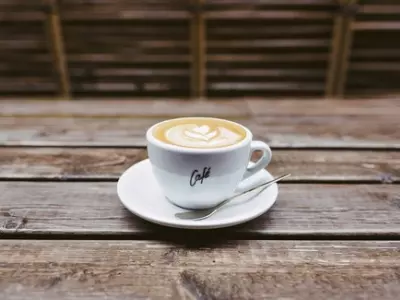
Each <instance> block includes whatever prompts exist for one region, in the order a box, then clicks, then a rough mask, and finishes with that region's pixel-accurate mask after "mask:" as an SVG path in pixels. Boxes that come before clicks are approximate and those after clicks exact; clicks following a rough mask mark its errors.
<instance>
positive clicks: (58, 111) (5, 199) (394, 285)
mask: <svg viewBox="0 0 400 300" xmlns="http://www.w3.org/2000/svg"><path fill="white" fill-rule="evenodd" d="M190 115H206V116H217V117H225V118H228V119H231V120H236V121H238V122H241V123H243V124H245V125H247V126H248V127H250V129H251V130H253V132H254V134H255V137H256V138H257V139H262V140H264V141H266V142H268V143H269V144H270V145H271V147H272V148H273V161H272V163H271V165H270V167H269V170H270V172H271V173H272V174H273V175H275V176H277V175H280V174H283V173H286V172H290V173H292V174H293V176H292V177H291V178H289V179H287V180H285V181H284V182H282V183H280V184H279V189H280V193H279V197H278V201H277V203H276V204H275V206H274V207H273V208H272V209H271V211H270V212H268V213H266V214H265V215H263V216H261V217H259V218H258V219H256V220H254V221H251V222H249V223H247V224H244V225H240V226H236V227H233V228H228V229H223V230H211V231H201V232H194V231H189V230H187V231H186V230H176V229H169V228H164V227H160V226H156V225H153V224H149V223H147V222H144V221H142V220H141V219H139V218H137V217H135V216H133V215H132V214H130V213H129V212H128V211H127V210H125V209H124V208H123V207H122V205H121V204H120V202H119V200H118V198H117V194H116V181H117V179H118V177H119V176H120V174H121V173H122V172H123V171H124V170H125V169H126V168H128V167H129V166H130V165H132V164H134V163H136V162H138V161H140V160H143V159H144V158H146V150H145V148H144V146H145V140H144V132H145V129H146V128H147V127H148V126H150V125H151V124H153V123H155V122H157V121H159V120H163V119H166V118H170V117H175V116H190ZM0 145H1V147H0V191H1V194H0V224H1V231H0V232H1V233H0V234H1V240H0V249H1V251H0V296H1V297H0V298H1V299H46V300H47V299H318V300H320V299H399V298H398V297H399V296H398V295H399V294H400V240H399V238H400V188H399V183H400V98H396V97H393V98H390V99H389V98H388V99H384V98H380V99H369V100H356V99H352V100H337V101H334V100H325V99H315V100H280V101H265V100H257V99H248V100H246V99H240V100H234V101H231V100H220V101H211V100H209V101H199V102H197V101H196V102H190V101H184V100H182V101H177V100H172V99H169V100H157V101H151V100H143V101H123V100H115V101H101V102H99V101H89V100H85V101H83V100H82V101H71V102H67V101H64V102H62V101H61V102H60V101H21V100H3V101H1V102H0Z"/></svg>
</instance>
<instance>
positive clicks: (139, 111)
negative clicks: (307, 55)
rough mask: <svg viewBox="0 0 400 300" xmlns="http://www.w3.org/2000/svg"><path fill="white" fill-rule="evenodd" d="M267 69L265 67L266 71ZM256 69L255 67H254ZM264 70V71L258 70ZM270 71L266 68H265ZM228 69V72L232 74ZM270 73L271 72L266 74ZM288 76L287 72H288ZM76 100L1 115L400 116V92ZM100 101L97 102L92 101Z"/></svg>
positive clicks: (18, 104) (7, 108)
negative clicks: (268, 98) (340, 97)
mask: <svg viewBox="0 0 400 300" xmlns="http://www.w3.org/2000/svg"><path fill="white" fill-rule="evenodd" d="M264 71H265V70H264ZM254 72H256V70H254ZM258 72H261V74H262V70H259V71H258ZM265 72H267V71H265ZM230 74H231V73H229V70H227V75H230ZM266 74H268V73H266ZM283 74H285V76H286V75H287V74H286V73H283ZM76 100H77V101H62V100H57V101H48V100H32V99H13V98H4V99H1V102H0V116H7V117H12V116H13V117H18V116H47V117H51V116H54V117H60V116H67V117H71V116H77V117H92V116H102V117H107V116H111V117H114V116H119V117H124V116H132V117H133V116H137V117H142V118H143V117H151V116H158V115H162V116H180V115H183V116H186V115H205V116H232V117H236V116H264V115H270V116H275V115H301V116H315V115H317V116H318V115H323V116H325V115H334V116H336V115H340V116H359V115H371V116H372V115H385V116H386V115H397V114H398V110H399V109H400V95H399V94H393V95H387V96H373V97H368V98H354V97H353V98H348V101H335V100H334V99H329V98H328V99H324V98H312V99H298V98H286V99H279V100H277V101H266V99H263V98H255V97H246V98H243V99H236V100H232V99H229V98H219V99H212V100H210V99H207V100H189V99H185V100H182V99H181V100H179V99H176V98H164V99H154V98H141V99H140V98H139V99H134V100H126V99H118V98H113V99H108V100H106V99H102V98H100V99H98V98H93V99H86V100H83V99H76ZM93 100H97V101H93Z"/></svg>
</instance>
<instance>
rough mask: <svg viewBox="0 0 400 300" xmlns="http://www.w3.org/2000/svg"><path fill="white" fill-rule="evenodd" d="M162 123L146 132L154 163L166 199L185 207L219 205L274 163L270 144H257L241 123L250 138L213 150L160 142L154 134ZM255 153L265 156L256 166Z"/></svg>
mask: <svg viewBox="0 0 400 300" xmlns="http://www.w3.org/2000/svg"><path fill="white" fill-rule="evenodd" d="M179 119H184V118H179ZM206 119H210V118H208V117H207V118H206ZM168 121H169V120H167V121H164V122H168ZM223 121H225V122H230V123H234V122H231V121H228V120H223ZM162 123H163V122H162ZM159 124H160V123H158V124H155V125H153V126H152V127H150V128H149V129H148V130H147V133H146V139H147V150H148V156H149V159H150V163H151V166H152V170H153V173H154V176H155V178H156V180H157V182H158V184H159V185H160V187H161V189H162V191H163V192H164V195H165V196H166V198H167V199H168V200H169V201H171V202H172V203H174V204H175V205H177V206H180V207H183V208H187V209H204V208H210V207H213V206H215V205H217V204H218V203H220V202H221V201H223V200H224V199H226V198H227V197H230V196H232V195H233V194H234V193H235V191H237V188H238V186H239V184H240V190H245V189H246V182H250V181H249V180H246V181H243V180H244V179H247V178H249V177H251V176H252V175H254V174H255V173H256V172H258V171H260V170H261V169H264V168H265V167H266V166H267V165H268V164H269V162H270V161H271V157H272V153H271V149H270V148H269V147H268V145H267V144H266V143H264V142H261V141H253V140H252V139H253V135H252V133H251V132H250V130H249V129H248V128H246V127H244V126H242V125H240V124H238V123H234V124H236V125H237V126H240V127H242V128H243V129H244V130H245V131H246V137H245V138H244V139H243V140H241V141H240V142H238V143H236V144H234V145H230V146H227V147H222V148H213V149H211V148H207V149H204V148H186V147H180V146H175V145H171V144H167V143H164V142H162V141H160V140H157V139H156V138H155V137H154V136H153V133H152V132H153V129H154V127H156V126H157V125H159ZM254 151H261V152H262V156H261V158H260V159H259V160H258V161H257V162H256V163H254V164H253V163H250V159H251V154H252V153H253V152H254Z"/></svg>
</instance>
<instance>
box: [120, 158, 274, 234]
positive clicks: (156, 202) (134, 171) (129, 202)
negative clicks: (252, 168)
mask: <svg viewBox="0 0 400 300" xmlns="http://www.w3.org/2000/svg"><path fill="white" fill-rule="evenodd" d="M271 179H273V176H272V175H271V174H270V173H269V172H268V171H266V170H261V171H259V172H258V173H256V174H255V175H253V176H252V177H251V178H248V179H246V180H251V186H255V185H257V184H261V183H262V182H266V181H268V180H271ZM117 192H118V196H119V199H120V201H121V203H122V204H123V205H124V206H125V207H126V208H127V209H128V210H129V211H130V212H132V213H133V214H135V215H136V216H138V217H140V218H142V219H145V220H147V221H149V222H152V223H156V224H159V225H164V226H169V227H176V228H185V229H212V228H222V227H228V226H233V225H237V224H240V223H244V222H247V221H250V220H252V219H254V218H256V217H258V216H260V215H262V214H263V213H265V212H266V211H267V210H269V209H270V208H271V206H272V205H273V204H274V203H275V201H276V198H277V196H278V185H277V184H276V183H274V184H272V185H271V186H269V187H268V188H266V189H265V190H264V191H263V192H261V193H260V194H259V195H257V196H254V195H256V194H257V193H258V192H259V189H256V190H254V191H252V192H249V193H247V194H244V195H242V196H239V197H237V198H235V199H234V200H232V201H231V202H230V203H228V204H226V205H225V207H223V208H221V209H220V210H219V211H218V212H216V213H215V214H214V215H212V216H211V217H209V218H207V219H204V220H200V221H195V220H181V219H178V218H176V217H175V214H176V213H178V212H184V211H187V210H185V209H183V208H180V207H178V206H175V205H174V204H172V203H171V202H169V201H168V200H167V199H166V198H165V196H164V195H163V193H162V191H161V189H160V187H159V186H158V183H157V181H156V179H155V177H154V175H153V172H152V170H151V164H150V161H149V160H148V159H146V160H143V161H141V162H139V163H136V164H134V165H133V166H131V167H130V168H129V169H127V170H126V171H125V172H124V173H123V174H122V175H121V177H120V178H119V180H118V185H117Z"/></svg>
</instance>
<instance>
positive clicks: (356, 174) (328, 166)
mask: <svg viewBox="0 0 400 300" xmlns="http://www.w3.org/2000/svg"><path fill="white" fill-rule="evenodd" d="M145 158H147V152H146V149H108V148H107V149H106V148H96V149H90V148H89V149H88V148H79V149H71V148H0V178H2V179H41V180H43V179H49V180H54V179H56V180H57V179H61V180H67V179H82V180H85V179H87V180H89V179H107V180H117V179H118V178H119V176H120V175H121V174H122V172H124V171H125V170H126V169H127V168H129V167H130V166H131V165H133V164H135V163H137V162H139V161H141V160H143V159H145ZM256 158H257V155H254V159H256ZM268 170H269V171H270V172H271V173H272V174H274V175H276V176H277V175H279V174H284V173H291V174H292V176H291V177H289V178H288V179H287V180H286V181H287V182H298V181H313V182H318V181H322V182H326V181H337V182H344V183H346V182H359V181H364V182H365V181H370V182H376V183H380V182H400V152H386V151H385V152H374V151H340V152H338V151H314V150H305V151H298V150H275V151H274V152H273V160H272V162H271V164H270V165H269V167H268Z"/></svg>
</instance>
